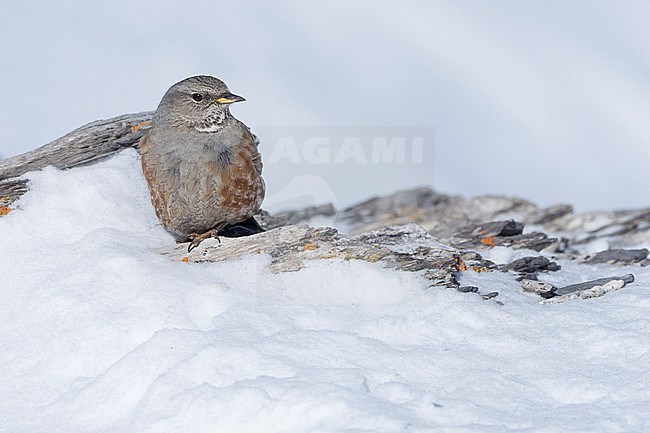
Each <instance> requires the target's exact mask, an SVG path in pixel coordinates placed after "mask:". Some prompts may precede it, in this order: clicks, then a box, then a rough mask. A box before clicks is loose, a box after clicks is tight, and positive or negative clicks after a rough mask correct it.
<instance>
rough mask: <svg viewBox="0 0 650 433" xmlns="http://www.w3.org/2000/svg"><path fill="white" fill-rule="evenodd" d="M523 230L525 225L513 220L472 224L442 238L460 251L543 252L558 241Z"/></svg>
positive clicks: (542, 234) (541, 234)
mask: <svg viewBox="0 0 650 433" xmlns="http://www.w3.org/2000/svg"><path fill="white" fill-rule="evenodd" d="M523 229H524V225H523V224H522V223H518V222H515V221H513V220H510V221H494V222H489V223H485V224H470V225H469V226H467V227H464V228H462V229H461V230H460V231H458V232H457V233H454V234H453V235H452V236H450V237H449V238H442V239H441V240H442V241H443V242H448V243H449V244H451V245H453V246H454V247H456V248H459V249H475V248H489V247H494V246H505V247H512V248H515V249H530V250H534V251H541V250H543V249H544V248H547V247H549V246H550V245H552V244H553V243H554V242H556V241H557V239H554V238H549V237H548V236H546V235H545V234H544V233H538V232H534V233H527V234H523Z"/></svg>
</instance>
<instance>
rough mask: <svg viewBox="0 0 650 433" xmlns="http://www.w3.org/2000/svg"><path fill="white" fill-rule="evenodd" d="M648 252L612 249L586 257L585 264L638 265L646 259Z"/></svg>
mask: <svg viewBox="0 0 650 433" xmlns="http://www.w3.org/2000/svg"><path fill="white" fill-rule="evenodd" d="M648 253H649V251H648V250H647V249H646V248H643V249H640V250H624V249H614V250H606V251H600V252H598V253H596V254H592V255H590V256H587V258H586V259H585V262H586V263H609V264H630V263H640V262H642V261H644V260H645V259H647V258H648Z"/></svg>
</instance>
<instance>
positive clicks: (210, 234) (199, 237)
mask: <svg viewBox="0 0 650 433" xmlns="http://www.w3.org/2000/svg"><path fill="white" fill-rule="evenodd" d="M217 233H219V230H218V229H212V230H208V231H207V232H205V233H201V234H199V233H190V236H189V237H190V239H191V241H192V242H190V244H189V245H188V246H187V252H188V253H191V252H192V250H193V249H194V248H196V247H198V246H199V245H200V244H201V242H203V241H204V240H206V239H208V238H216V239H217V240H218V241H219V243H221V239H219V236H217Z"/></svg>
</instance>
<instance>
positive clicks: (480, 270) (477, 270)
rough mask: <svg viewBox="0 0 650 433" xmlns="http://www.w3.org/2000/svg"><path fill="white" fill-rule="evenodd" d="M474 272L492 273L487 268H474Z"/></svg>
mask: <svg viewBox="0 0 650 433" xmlns="http://www.w3.org/2000/svg"><path fill="white" fill-rule="evenodd" d="M472 270H473V271H474V272H476V273H481V272H491V271H490V269H488V268H486V267H485V266H472Z"/></svg>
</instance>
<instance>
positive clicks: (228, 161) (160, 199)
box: [139, 75, 266, 252]
mask: <svg viewBox="0 0 650 433" xmlns="http://www.w3.org/2000/svg"><path fill="white" fill-rule="evenodd" d="M242 101H245V99H244V98H243V97H241V96H238V95H235V94H233V93H231V92H230V90H229V89H228V86H227V85H226V84H225V83H224V82H223V81H221V80H220V79H218V78H216V77H213V76H208V75H197V76H193V77H189V78H186V79H184V80H182V81H179V82H178V83H176V84H174V85H173V86H171V87H170V88H169V90H167V92H166V93H165V95H164V96H163V97H162V100H161V101H160V104H159V105H158V108H157V109H156V111H155V112H154V114H153V117H152V123H151V128H150V129H149V130H148V131H147V132H146V134H145V135H144V136H143V137H142V138H141V140H140V143H139V148H140V154H141V161H142V172H143V174H144V177H145V180H146V181H147V184H148V186H149V192H150V195H151V202H152V204H153V207H154V209H155V212H156V216H157V217H158V219H159V220H160V222H161V223H162V225H163V226H164V227H165V228H166V229H167V231H168V232H170V233H171V234H172V235H173V236H174V237H175V238H176V241H177V242H187V241H189V242H190V244H189V246H188V252H191V251H192V250H193V249H194V248H196V247H197V246H198V245H199V244H200V243H201V242H202V241H203V240H205V239H208V238H210V237H214V238H217V239H218V240H219V235H220V234H221V235H226V236H241V235H249V234H255V233H259V232H261V231H263V229H262V228H261V227H260V226H259V224H257V222H256V221H255V219H254V218H253V215H255V213H256V212H257V211H258V210H259V209H260V207H261V205H262V201H263V200H264V195H265V190H266V186H265V183H264V179H263V178H262V157H261V155H260V152H259V150H258V145H259V141H258V139H257V137H256V136H255V135H254V134H253V133H252V132H251V131H250V129H249V128H248V127H247V126H246V125H245V124H244V123H242V122H241V121H239V120H237V119H236V118H235V117H234V116H233V115H232V114H231V113H230V104H233V103H236V102H242ZM219 242H221V241H220V240H219Z"/></svg>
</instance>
